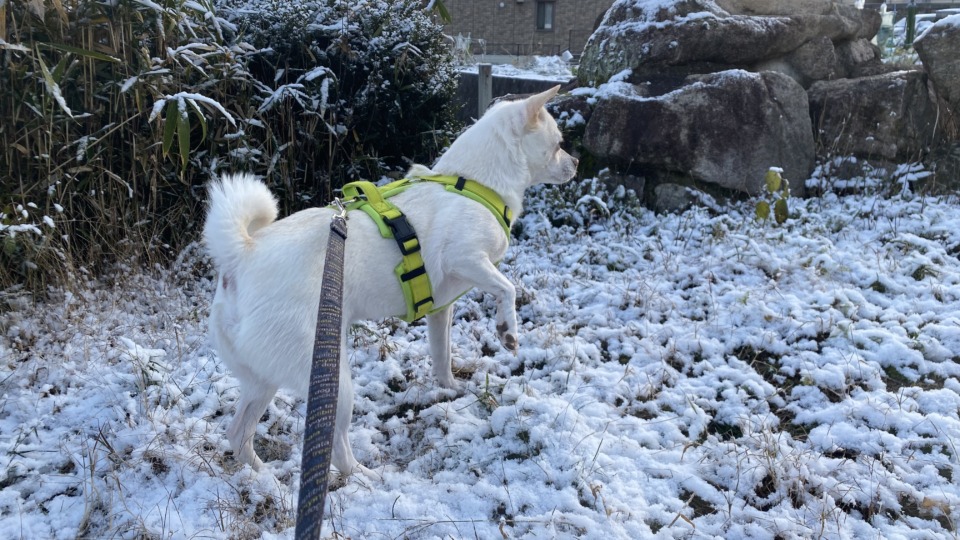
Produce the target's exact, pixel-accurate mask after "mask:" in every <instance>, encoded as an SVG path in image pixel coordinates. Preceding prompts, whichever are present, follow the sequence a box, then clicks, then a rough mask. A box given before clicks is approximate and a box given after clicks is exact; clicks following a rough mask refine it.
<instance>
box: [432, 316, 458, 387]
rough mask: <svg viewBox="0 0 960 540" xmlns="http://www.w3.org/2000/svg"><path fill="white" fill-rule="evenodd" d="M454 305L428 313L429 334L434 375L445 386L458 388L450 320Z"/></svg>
mask: <svg viewBox="0 0 960 540" xmlns="http://www.w3.org/2000/svg"><path fill="white" fill-rule="evenodd" d="M452 319H453V307H452V306H447V307H445V308H443V309H441V310H440V311H437V312H436V313H432V314H430V315H427V335H428V337H429V338H430V356H432V357H433V358H432V361H433V376H434V377H436V379H437V382H438V383H439V384H440V386H442V387H443V388H456V387H457V383H456V381H454V379H453V370H452V366H451V358H450V322H451V320H452Z"/></svg>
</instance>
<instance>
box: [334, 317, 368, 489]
mask: <svg viewBox="0 0 960 540" xmlns="http://www.w3.org/2000/svg"><path fill="white" fill-rule="evenodd" d="M346 338H347V328H346V326H344V328H343V330H342V331H341V333H340V343H341V345H340V375H339V377H340V381H339V387H340V389H339V391H338V392H337V417H336V420H335V422H334V431H333V452H332V454H333V455H332V456H331V459H330V461H331V464H332V465H333V466H334V467H336V468H337V471H339V472H340V475H341V476H348V475H350V474H353V473H355V472H359V473H362V474H363V475H364V476H366V477H368V478H370V479H374V480H377V479H380V475H378V474H377V473H375V472H373V471H371V470H370V469H368V468H366V467H364V466H363V465H361V464H360V462H359V461H357V458H355V457H354V456H353V450H352V449H351V448H350V438H349V437H348V436H347V433H348V431H349V430H350V421H351V420H352V419H353V379H351V378H350V362H349V360H348V359H347V354H346V343H347V340H346Z"/></svg>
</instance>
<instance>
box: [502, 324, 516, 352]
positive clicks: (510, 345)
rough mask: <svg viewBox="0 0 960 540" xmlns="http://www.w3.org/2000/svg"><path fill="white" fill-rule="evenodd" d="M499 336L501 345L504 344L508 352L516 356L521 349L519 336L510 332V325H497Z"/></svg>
mask: <svg viewBox="0 0 960 540" xmlns="http://www.w3.org/2000/svg"><path fill="white" fill-rule="evenodd" d="M497 335H498V336H499V337H500V343H503V346H504V347H506V348H507V350H508V351H510V352H512V353H513V354H514V355H516V354H517V349H518V348H519V344H518V343H517V335H516V334H514V333H512V332H510V331H509V325H508V324H507V323H505V322H502V323H500V324H498V325H497Z"/></svg>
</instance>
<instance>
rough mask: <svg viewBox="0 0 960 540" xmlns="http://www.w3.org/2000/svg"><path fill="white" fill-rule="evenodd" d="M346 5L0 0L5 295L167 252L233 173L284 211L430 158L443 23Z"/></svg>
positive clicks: (378, 5) (441, 95)
mask: <svg viewBox="0 0 960 540" xmlns="http://www.w3.org/2000/svg"><path fill="white" fill-rule="evenodd" d="M346 4H347V3H345V2H335V1H332V0H331V1H322V2H320V1H314V2H310V1H309V0H307V1H304V2H293V1H291V0H276V1H271V0H251V2H248V3H245V4H241V3H240V2H238V1H236V0H229V1H226V0H225V1H224V2H223V4H222V5H215V4H214V2H213V0H191V1H184V0H156V1H155V2H143V3H140V2H134V1H131V0H117V1H115V2H109V3H102V2H97V1H94V0H54V1H52V2H47V3H46V4H44V3H42V2H13V3H10V2H2V1H0V175H2V183H0V248H2V249H0V290H3V289H7V288H9V287H11V286H14V285H26V286H27V287H28V288H29V289H30V290H33V291H37V290H43V289H44V287H45V285H47V284H48V283H56V282H58V281H59V280H61V279H62V278H63V277H65V276H67V275H70V274H71V273H72V272H73V271H74V270H77V269H81V270H88V271H93V272H95V271H98V270H99V269H101V268H102V265H103V263H110V262H113V261H117V260H124V261H127V260H129V259H131V258H133V259H140V260H144V259H145V258H146V260H150V261H162V260H164V259H165V258H167V257H169V256H170V255H172V254H175V253H176V252H177V251H179V250H180V249H181V248H182V246H184V245H185V244H186V243H187V242H189V241H191V240H193V239H195V238H196V236H197V233H198V231H199V229H200V221H201V219H202V199H203V196H204V190H203V184H204V183H206V182H207V181H208V180H210V179H211V178H214V177H216V176H217V175H219V174H220V173H222V172H224V171H231V170H246V171H250V172H253V173H255V174H258V175H261V176H263V177H265V178H266V179H267V181H268V183H270V184H272V185H273V187H274V188H276V189H277V190H278V192H279V193H280V194H281V195H282V200H283V203H284V207H285V208H284V211H285V212H290V211H294V210H297V209H299V208H302V207H303V206H306V205H308V204H316V203H323V202H325V201H326V200H329V198H330V197H331V194H332V190H333V189H334V188H336V187H339V185H341V184H342V183H343V182H344V181H345V180H348V179H353V178H354V177H355V176H358V175H362V176H365V177H369V178H377V177H379V175H380V174H382V173H384V172H387V171H389V170H395V169H400V168H405V167H406V166H407V165H408V161H409V160H420V161H428V160H429V159H430V158H431V157H432V156H433V155H434V154H435V153H436V152H437V150H438V149H439V148H440V147H442V146H443V145H444V144H445V143H446V142H447V135H446V134H447V132H446V131H444V128H447V129H450V128H451V126H450V125H449V121H450V120H451V118H452V113H451V109H450V104H449V103H450V99H451V98H452V96H453V92H454V87H455V79H454V72H453V70H452V67H451V63H450V53H449V51H448V48H447V47H446V46H445V44H444V43H443V42H442V35H441V34H440V31H439V27H438V26H437V25H436V24H434V23H433V22H431V20H430V18H429V16H428V15H427V14H425V13H423V11H422V9H421V8H420V7H419V4H418V2H416V1H413V0H398V1H396V2H386V1H372V2H366V3H364V4H363V5H360V4H358V3H351V5H352V7H353V8H355V9H351V8H350V7H348V6H347V5H346ZM237 8H244V10H240V9H237ZM249 9H254V10H257V11H259V12H260V13H261V14H260V15H251V14H250V13H251V12H250V11H246V10H249ZM266 22H269V23H270V24H266V25H265V24H264V23H266ZM145 256H146V257H145ZM51 278H52V279H51Z"/></svg>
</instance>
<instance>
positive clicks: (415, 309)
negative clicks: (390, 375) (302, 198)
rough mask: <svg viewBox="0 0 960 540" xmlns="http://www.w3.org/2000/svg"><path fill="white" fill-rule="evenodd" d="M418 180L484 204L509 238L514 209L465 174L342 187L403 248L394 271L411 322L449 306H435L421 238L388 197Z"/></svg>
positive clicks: (354, 206)
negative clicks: (377, 184)
mask: <svg viewBox="0 0 960 540" xmlns="http://www.w3.org/2000/svg"><path fill="white" fill-rule="evenodd" d="M418 181H425V182H435V183H439V184H443V185H444V186H445V187H446V190H447V191H450V192H454V193H458V194H460V195H463V196H465V197H468V198H470V199H473V200H475V201H477V202H479V203H480V204H483V205H484V206H485V207H486V208H487V209H488V210H490V212H491V213H493V214H494V216H496V218H497V221H499V222H500V226H501V227H503V230H504V233H505V234H506V236H507V239H508V241H509V239H510V224H511V222H512V221H513V211H512V210H511V209H510V208H509V207H508V206H507V205H506V204H504V202H503V199H501V198H500V196H499V195H498V194H497V193H496V192H495V191H493V190H492V189H490V188H488V187H486V186H484V185H482V184H479V183H477V182H474V181H473V180H467V179H465V178H462V177H454V176H429V177H423V178H415V179H411V178H405V179H403V180H398V181H396V182H392V183H390V184H387V185H385V186H382V187H379V188H378V187H377V186H375V185H374V184H373V183H372V182H368V181H359V182H351V183H349V184H346V185H345V186H343V195H344V198H345V199H348V200H349V199H353V200H352V201H350V203H349V204H348V205H347V210H362V211H364V212H365V213H366V214H367V215H369V216H370V218H371V219H373V221H374V223H376V224H377V228H378V230H379V231H380V235H381V236H383V237H384V238H393V239H394V240H395V241H396V242H397V247H398V248H399V249H400V253H401V254H402V255H403V259H402V260H401V262H400V264H399V265H397V267H396V268H395V269H394V274H395V275H396V276H397V280H398V281H399V282H400V288H401V290H402V291H403V296H404V299H406V301H407V313H406V316H405V317H403V320H405V321H408V322H409V321H415V320H417V319H420V318H422V317H424V316H426V315H429V314H430V313H434V312H436V311H439V310H440V309H442V308H443V307H446V306H440V307H438V308H434V305H433V296H432V295H433V291H432V287H431V285H430V278H429V276H428V275H427V270H426V267H425V265H424V263H423V256H422V255H421V254H420V240H419V239H418V238H417V234H416V231H414V230H413V227H412V226H410V222H409V221H407V217H406V216H405V215H404V214H403V212H401V211H400V209H399V208H397V207H396V206H395V205H394V204H392V203H391V202H390V201H388V200H387V199H389V198H390V197H392V196H394V195H397V194H399V193H402V192H403V191H406V189H407V188H409V187H411V186H413V185H415V184H416V183H417V182H418Z"/></svg>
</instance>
